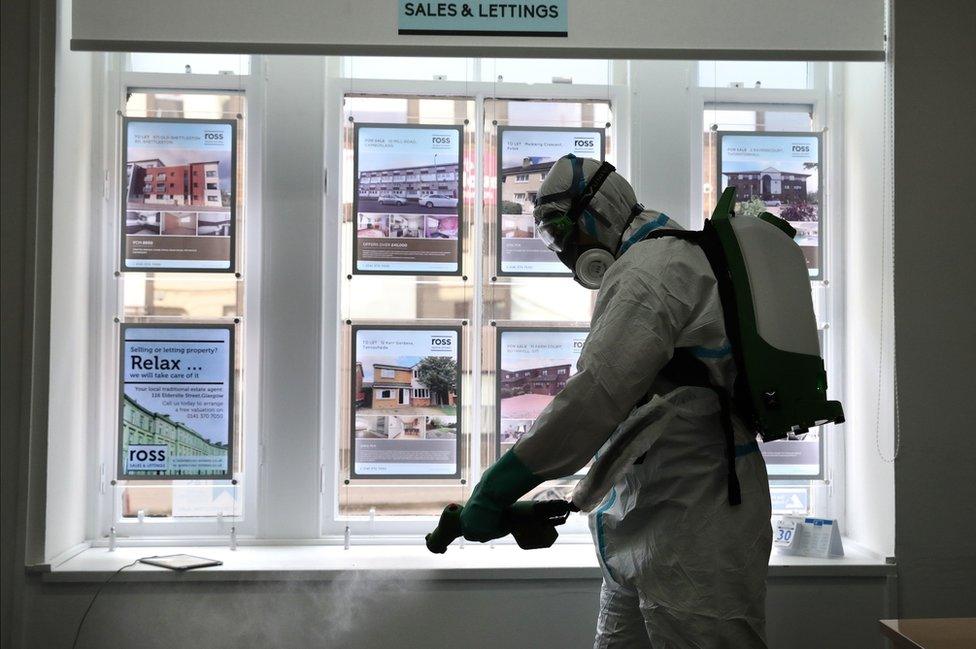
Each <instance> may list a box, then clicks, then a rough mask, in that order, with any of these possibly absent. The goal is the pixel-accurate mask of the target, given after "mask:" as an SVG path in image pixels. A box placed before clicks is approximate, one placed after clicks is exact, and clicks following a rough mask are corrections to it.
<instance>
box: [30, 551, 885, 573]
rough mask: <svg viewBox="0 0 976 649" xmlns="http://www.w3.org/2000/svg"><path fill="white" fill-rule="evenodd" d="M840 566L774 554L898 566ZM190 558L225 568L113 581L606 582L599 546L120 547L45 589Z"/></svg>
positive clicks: (91, 555)
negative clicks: (165, 558) (441, 549)
mask: <svg viewBox="0 0 976 649" xmlns="http://www.w3.org/2000/svg"><path fill="white" fill-rule="evenodd" d="M845 550H846V552H847V555H846V556H845V557H843V558H840V559H810V558H807V557H786V556H781V555H778V554H775V553H774V554H773V556H772V557H771V558H770V568H769V576H770V578H771V579H776V578H790V577H883V576H886V575H889V574H893V573H894V571H895V565H893V564H891V563H887V562H886V561H885V560H884V559H883V558H881V557H877V556H875V555H872V554H871V553H869V552H866V551H864V550H861V549H859V548H857V547H856V546H855V545H854V544H853V543H849V542H847V541H845ZM181 553H185V554H192V555H196V556H201V557H206V558H208V559H217V560H220V561H223V565H222V566H217V567H213V568H204V569H199V570H190V571H187V572H176V571H171V570H166V569H165V568H157V567H154V566H148V565H145V564H140V563H137V564H135V565H133V566H131V567H129V568H126V569H125V570H124V571H122V573H120V574H119V575H117V576H115V577H114V578H113V581H248V580H249V581H283V580H309V581H329V580H333V579H343V578H348V577H349V576H351V575H352V574H353V573H357V574H361V575H365V576H367V577H374V578H377V579H383V578H385V577H387V576H389V573H390V572H396V573H397V577H398V578H405V577H406V578H413V579H417V580H422V581H430V580H511V579H600V568H599V566H598V564H597V560H596V553H595V551H594V549H593V546H592V545H591V544H588V543H559V544H557V545H555V546H554V547H552V548H549V549H548V550H532V551H525V550H520V549H519V548H518V547H517V546H515V545H514V544H498V545H496V546H495V547H490V546H487V545H480V544H471V543H469V544H466V545H465V547H464V548H463V549H461V548H459V547H457V546H452V547H451V548H450V549H449V550H448V552H447V554H443V555H435V554H431V553H429V552H428V551H427V549H426V548H425V547H424V546H423V545H359V546H353V547H351V548H350V549H348V550H345V549H343V547H342V546H336V545H276V546H272V545H252V546H240V547H239V548H238V549H237V550H231V549H230V548H228V547H221V546H189V547H174V546H151V547H146V546H141V547H120V548H118V549H116V550H115V551H114V552H110V551H109V550H108V549H107V548H104V547H97V548H96V547H90V548H87V549H84V550H82V551H81V552H79V553H78V554H76V555H75V556H73V557H71V558H70V559H67V560H65V561H63V562H61V563H59V564H56V565H51V566H38V567H37V569H38V571H40V572H43V579H44V580H45V581H56V582H86V581H101V580H104V579H107V578H108V577H109V576H111V575H112V574H113V573H115V571H117V570H118V569H119V568H121V567H122V566H124V565H126V564H128V563H131V562H133V561H135V560H137V559H139V558H140V557H149V556H154V555H167V554H181Z"/></svg>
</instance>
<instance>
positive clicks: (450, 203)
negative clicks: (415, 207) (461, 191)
mask: <svg viewBox="0 0 976 649" xmlns="http://www.w3.org/2000/svg"><path fill="white" fill-rule="evenodd" d="M421 202H422V203H423V204H424V206H425V207H457V203H458V201H457V198H455V197H454V196H448V195H447V194H428V195H427V196H425V197H423V198H422V199H421Z"/></svg>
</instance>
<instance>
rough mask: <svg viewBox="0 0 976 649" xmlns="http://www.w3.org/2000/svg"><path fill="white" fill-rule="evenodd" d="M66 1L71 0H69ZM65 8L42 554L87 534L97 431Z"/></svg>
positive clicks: (86, 155)
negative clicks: (92, 442) (93, 416)
mask: <svg viewBox="0 0 976 649" xmlns="http://www.w3.org/2000/svg"><path fill="white" fill-rule="evenodd" d="M69 6H70V3H69ZM70 35H71V13H70V11H62V12H60V13H59V25H58V41H59V43H60V46H59V48H58V54H57V60H56V63H55V65H56V77H55V93H56V94H55V96H56V97H57V98H59V100H58V101H56V104H55V115H54V203H53V218H54V222H55V224H56V226H55V227H54V229H53V233H52V236H53V241H52V250H51V259H52V264H51V266H52V268H51V272H52V276H53V277H55V278H56V279H55V280H54V281H53V282H52V287H51V359H52V362H51V369H52V371H51V375H50V395H51V396H50V414H49V421H50V422H51V426H50V429H49V437H48V459H47V463H48V473H47V508H46V512H45V515H46V519H47V541H46V545H45V559H49V558H51V557H53V556H56V555H58V554H60V553H61V552H64V551H65V550H67V549H68V548H70V547H72V546H74V545H76V544H78V543H81V542H82V541H84V540H85V538H86V536H87V522H88V507H89V504H90V498H89V492H88V489H87V487H88V484H89V482H90V476H91V474H92V472H91V467H90V464H89V461H88V459H89V454H88V442H89V439H90V436H91V435H92V433H94V432H95V431H94V430H93V428H94V426H92V419H91V413H92V412H94V409H89V405H88V404H89V402H90V395H89V393H88V388H89V384H90V382H91V374H90V371H89V369H90V362H91V359H90V358H89V349H90V344H89V341H90V339H91V329H90V327H89V324H90V322H91V317H92V315H93V314H92V312H91V310H90V309H89V305H90V304H91V300H90V292H89V284H88V281H89V276H90V272H89V267H90V262H91V249H92V242H93V237H92V231H93V229H97V224H95V223H93V219H92V215H93V214H101V211H100V210H98V211H96V210H95V209H93V208H94V207H95V202H94V201H95V197H94V196H93V193H92V185H93V181H94V178H93V176H94V172H93V163H95V164H97V160H93V159H92V155H93V149H92V144H93V128H94V125H95V124H96V123H100V122H101V120H96V119H94V118H93V117H94V116H93V108H94V94H95V93H94V75H93V73H92V71H93V60H94V59H95V58H96V57H97V56H98V55H96V54H90V53H88V52H81V53H79V52H71V51H69V49H68V40H69V38H70Z"/></svg>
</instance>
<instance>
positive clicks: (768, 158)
mask: <svg viewBox="0 0 976 649" xmlns="http://www.w3.org/2000/svg"><path fill="white" fill-rule="evenodd" d="M718 136H719V147H718V150H719V159H718V167H719V168H718V176H719V178H721V183H722V190H723V191H724V190H725V188H726V187H729V186H734V187H735V188H736V199H737V201H738V202H737V204H736V214H739V215H746V216H759V215H760V214H762V213H763V212H770V213H772V214H774V215H776V216H778V217H780V218H781V219H783V220H785V221H787V222H788V223H789V224H790V225H791V226H793V228H794V229H795V230H796V237H795V239H796V242H797V244H798V245H799V246H800V249H801V250H803V255H804V257H806V260H807V269H808V271H809V273H810V277H811V278H819V277H820V276H821V272H822V269H821V265H822V262H821V259H822V254H821V240H822V237H821V231H820V230H821V225H822V220H821V217H822V209H823V202H822V192H821V186H822V178H821V173H822V171H823V169H822V164H821V156H820V135H819V134H817V133H752V132H750V133H733V132H719V134H718Z"/></svg>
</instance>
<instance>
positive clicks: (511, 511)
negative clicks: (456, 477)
mask: <svg viewBox="0 0 976 649" xmlns="http://www.w3.org/2000/svg"><path fill="white" fill-rule="evenodd" d="M574 511H579V510H578V509H577V508H576V507H575V506H574V505H573V504H572V503H571V502H568V501H565V500H540V501H538V502H536V501H534V500H520V501H518V502H517V503H515V504H514V505H512V506H511V507H509V508H508V509H507V510H505V514H504V516H503V521H504V525H505V529H506V530H507V531H508V532H510V533H511V534H512V536H513V537H515V542H516V543H518V546H519V547H520V548H522V549H523V550H538V549H541V548H548V547H550V546H552V544H553V543H555V542H556V538H558V537H559V532H557V531H556V528H557V527H558V526H560V525H562V524H563V523H565V522H566V519H567V518H569V515H570V513H571V512H574ZM463 534H464V531H463V530H462V529H461V505H458V504H450V505H448V506H447V507H445V508H444V511H443V512H441V517H440V520H439V521H438V522H437V527H436V528H434V531H433V532H431V533H430V534H428V535H427V537H426V540H427V549H428V550H430V551H431V552H433V553H435V554H444V553H445V552H446V551H447V546H449V545H450V544H451V543H453V542H454V540H455V539H457V538H458V537H460V536H463Z"/></svg>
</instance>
